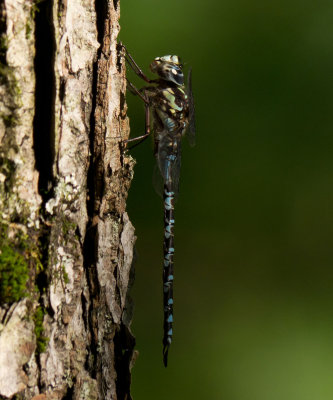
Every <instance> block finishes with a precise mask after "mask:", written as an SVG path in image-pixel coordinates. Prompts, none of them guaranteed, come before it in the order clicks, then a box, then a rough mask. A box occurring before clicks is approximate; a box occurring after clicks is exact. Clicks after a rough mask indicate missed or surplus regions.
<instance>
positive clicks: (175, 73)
mask: <svg viewBox="0 0 333 400" xmlns="http://www.w3.org/2000/svg"><path fill="white" fill-rule="evenodd" d="M182 68H183V66H182V64H181V62H180V59H179V57H178V56H163V57H156V58H155V60H154V61H153V62H152V63H151V64H150V69H151V71H152V72H154V73H156V74H158V75H159V76H160V77H161V78H162V79H163V80H165V81H168V82H173V83H175V84H176V85H184V74H183V71H182Z"/></svg>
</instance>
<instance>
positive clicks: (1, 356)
mask: <svg viewBox="0 0 333 400" xmlns="http://www.w3.org/2000/svg"><path fill="white" fill-rule="evenodd" d="M0 7H1V9H0V11H1V22H0V29H1V32H0V33H1V42H0V46H1V47H0V213H1V217H0V280H2V283H0V398H14V397H15V398H22V399H34V400H42V399H63V398H66V399H70V398H73V399H115V400H116V399H130V398H131V396H130V382H131V368H132V366H133V363H134V359H135V355H136V354H135V352H134V344H135V340H134V337H133V336H132V333H131V330H130V324H131V319H132V303H131V299H130V297H129V289H130V287H131V284H132V282H133V246H134V242H135V236H134V228H133V226H132V224H131V222H130V220H129V218H128V215H127V213H126V199H127V192H128V189H129V186H130V183H131V179H132V177H133V166H134V162H133V160H132V159H131V157H129V156H127V155H126V153H124V151H123V146H122V141H123V140H124V139H126V138H127V137H128V135H129V124H128V118H127V116H126V102H125V91H126V79H125V66H124V59H123V57H122V54H120V52H119V49H118V47H117V36H118V32H119V22H118V21H119V12H120V10H119V2H118V1H108V0H105V1H103V2H99V1H97V0H96V2H93V1H89V0H71V1H67V0H54V1H53V2H51V1H49V0H45V1H44V2H42V3H36V2H32V1H29V2H28V1H23V0H4V2H3V3H2V4H1V6H0Z"/></svg>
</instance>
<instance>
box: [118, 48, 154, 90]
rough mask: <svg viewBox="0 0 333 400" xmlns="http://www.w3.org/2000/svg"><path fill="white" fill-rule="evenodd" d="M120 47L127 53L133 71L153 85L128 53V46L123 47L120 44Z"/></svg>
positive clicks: (127, 59)
mask: <svg viewBox="0 0 333 400" xmlns="http://www.w3.org/2000/svg"><path fill="white" fill-rule="evenodd" d="M119 44H120V46H121V47H122V48H123V49H124V50H125V52H126V57H125V58H126V61H127V62H128V63H129V65H130V67H131V68H132V69H133V71H134V72H135V73H136V74H137V75H138V76H139V77H140V78H141V79H143V80H144V81H146V82H147V83H152V82H153V81H152V80H151V79H149V78H148V77H147V76H146V75H145V74H144V72H143V71H142V69H141V68H140V67H139V66H138V64H137V63H136V62H135V61H134V59H133V57H132V56H131V55H130V53H129V52H128V50H127V49H126V46H125V45H123V44H122V43H121V42H120V43H119Z"/></svg>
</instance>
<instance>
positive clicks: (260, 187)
mask: <svg viewBox="0 0 333 400" xmlns="http://www.w3.org/2000/svg"><path fill="white" fill-rule="evenodd" d="M332 21H333V2H332V1H317V2H314V1H308V0H305V1H304V0H303V1H297V0H294V1H290V0H289V1H285V0H279V1H278V0H272V1H269V2H267V1H264V0H255V1H246V0H222V1H220V0H207V1H205V2H202V1H199V0H168V1H156V0H141V1H137V0H124V1H122V2H121V20H120V23H121V27H122V30H121V35H120V39H121V40H122V41H123V42H124V43H125V44H126V45H127V47H128V49H129V50H130V52H131V53H132V55H133V57H134V58H135V60H136V61H137V62H138V64H139V65H140V66H142V67H143V69H144V70H145V71H147V72H148V74H149V75H150V76H151V74H150V73H149V64H150V62H151V61H152V59H153V58H155V57H156V56H161V55H165V54H178V55H180V56H181V57H182V59H183V61H185V62H186V63H187V65H191V66H192V68H193V90H194V94H195V102H196V118H197V145H196V147H195V148H193V149H192V148H190V147H189V146H188V145H187V144H186V143H184V146H183V158H182V159H183V163H182V172H181V186H180V196H179V200H178V202H177V205H176V227H175V231H176V236H175V241H176V256H175V326H174V342H173V344H172V347H171V349H170V354H169V366H168V368H167V369H165V368H164V367H163V364H162V315H163V312H162V282H161V276H162V259H163V255H162V238H163V231H162V227H163V216H162V200H161V199H160V198H159V197H158V196H157V195H156V193H155V192H154V189H153V185H152V171H153V166H154V159H153V155H152V144H151V143H149V142H148V141H147V142H145V143H144V144H142V145H140V146H138V147H137V148H136V149H133V150H132V154H133V156H134V157H135V158H136V160H137V165H136V167H135V176H134V181H133V184H132V188H131V190H130V194H129V199H128V211H129V214H130V218H131V220H132V222H133V223H134V225H135V228H136V234H137V236H138V239H137V252H138V260H137V263H136V282H135V287H134V289H133V297H134V301H135V315H134V322H133V331H134V334H135V336H136V339H137V349H138V350H139V352H140V355H139V358H138V360H137V362H136V364H135V367H134V369H133V371H132V372H133V384H132V393H133V398H134V400H141V399H145V400H150V399H154V400H156V399H158V400H164V399H165V400H166V399H168V400H170V399H172V400H178V399H213V400H215V399H216V400H218V399H223V400H282V399H283V400H298V399H299V400H332V399H333V268H332V260H333V246H332V238H333V212H332V207H333V206H332V204H333V184H332V182H333V161H332V151H333V135H332V122H333V121H332V119H333V118H332V115H333V112H332V111H333V79H332V75H333V44H332V43H333V24H332ZM128 76H129V77H130V79H131V81H133V82H134V83H135V84H136V85H137V86H142V85H143V84H142V83H141V82H140V81H139V79H138V78H137V77H136V76H135V75H134V74H133V73H132V71H130V70H129V71H128ZM141 103H142V102H141V101H140V99H138V98H136V97H134V96H131V95H130V94H129V95H128V106H129V116H130V122H131V134H132V135H133V136H138V135H140V134H143V129H144V108H143V105H142V104H141Z"/></svg>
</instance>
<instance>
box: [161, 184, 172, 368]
mask: <svg viewBox="0 0 333 400" xmlns="http://www.w3.org/2000/svg"><path fill="white" fill-rule="evenodd" d="M163 197H164V268H163V304H164V335H163V362H164V365H165V366H167V362H168V351H169V347H170V345H171V342H172V326H173V256H174V252H175V249H174V224H175V218H174V198H175V194H174V192H173V191H172V190H170V188H169V187H168V185H167V184H165V185H164V194H163Z"/></svg>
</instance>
